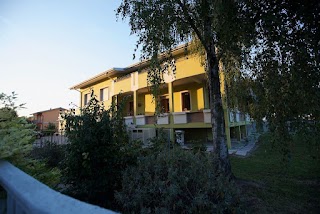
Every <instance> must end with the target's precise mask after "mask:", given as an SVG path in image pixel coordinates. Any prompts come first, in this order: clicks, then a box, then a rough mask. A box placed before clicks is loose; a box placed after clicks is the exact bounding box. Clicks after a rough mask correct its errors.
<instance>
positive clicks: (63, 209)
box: [0, 160, 115, 214]
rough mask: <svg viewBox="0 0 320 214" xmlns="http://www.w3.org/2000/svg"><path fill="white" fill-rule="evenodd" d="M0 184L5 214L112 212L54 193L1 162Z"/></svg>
mask: <svg viewBox="0 0 320 214" xmlns="http://www.w3.org/2000/svg"><path fill="white" fill-rule="evenodd" d="M0 185H1V186H2V187H3V188H4V189H5V191H6V195H7V198H6V201H7V202H6V213H8V214H12V213H14V214H20V213H21V214H22V213H23V214H29V213H30V214H31V213H32V214H40V213H59V214H64V213H65V214H67V213H77V214H82V213H83V214H87V213H95V214H111V213H115V212H113V211H110V210H107V209H103V208H101V207H98V206H94V205H91V204H88V203H85V202H81V201H79V200H76V199H74V198H71V197H69V196H66V195H63V194H61V193H59V192H57V191H54V190H53V189H50V188H49V187H48V186H46V185H44V184H43V183H41V182H39V181H38V180H36V179H34V178H33V177H31V176H30V175H28V174H26V173H24V172H23V171H21V170H20V169H18V168H16V167H15V166H13V165H12V164H10V163H9V162H7V161H3V160H0ZM0 211H1V209H0Z"/></svg>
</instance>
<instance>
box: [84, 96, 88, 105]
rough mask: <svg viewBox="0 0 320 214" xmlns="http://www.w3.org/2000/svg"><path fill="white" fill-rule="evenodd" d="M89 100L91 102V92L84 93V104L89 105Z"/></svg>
mask: <svg viewBox="0 0 320 214" xmlns="http://www.w3.org/2000/svg"><path fill="white" fill-rule="evenodd" d="M88 102H89V94H85V95H84V101H83V104H84V105H87V104H88Z"/></svg>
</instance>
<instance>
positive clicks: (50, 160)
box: [31, 141, 67, 168]
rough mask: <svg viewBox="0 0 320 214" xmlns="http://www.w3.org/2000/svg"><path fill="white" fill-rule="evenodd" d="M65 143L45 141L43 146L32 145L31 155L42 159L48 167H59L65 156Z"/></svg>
mask: <svg viewBox="0 0 320 214" xmlns="http://www.w3.org/2000/svg"><path fill="white" fill-rule="evenodd" d="M66 147H67V146H66V145H59V144H57V143H56V142H50V141H47V142H45V143H44V146H43V147H39V148H38V147H34V148H33V150H32V151H31V157H33V158H35V159H39V160H44V161H45V162H46V163H47V165H48V166H49V167H50V168H53V167H58V168H59V167H61V163H62V162H63V160H64V158H65V153H66Z"/></svg>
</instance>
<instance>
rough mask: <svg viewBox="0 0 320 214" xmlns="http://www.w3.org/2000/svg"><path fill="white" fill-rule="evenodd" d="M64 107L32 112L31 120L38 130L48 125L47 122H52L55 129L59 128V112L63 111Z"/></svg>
mask: <svg viewBox="0 0 320 214" xmlns="http://www.w3.org/2000/svg"><path fill="white" fill-rule="evenodd" d="M65 110H66V109H64V108H61V107H59V108H54V109H49V110H45V111H39V112H35V113H33V120H32V122H33V123H34V124H36V125H37V128H38V129H39V130H44V129H46V128H47V127H48V125H49V123H52V124H54V125H55V126H56V131H58V128H59V117H60V113H62V112H64V111H65Z"/></svg>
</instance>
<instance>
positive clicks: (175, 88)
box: [70, 46, 250, 148]
mask: <svg viewBox="0 0 320 214" xmlns="http://www.w3.org/2000/svg"><path fill="white" fill-rule="evenodd" d="M173 56H174V59H175V65H176V70H175V72H172V71H170V69H169V70H168V72H166V73H164V76H163V78H164V82H165V83H164V84H163V87H162V88H161V96H160V97H159V100H160V101H159V102H161V106H162V109H163V114H161V115H160V116H158V117H157V118H156V117H155V102H154V100H153V96H152V94H151V93H150V91H149V88H148V84H147V70H146V67H147V66H148V63H149V62H148V61H144V62H140V63H136V64H133V65H131V66H128V67H126V68H111V69H109V70H107V71H105V72H102V73H100V74H98V75H96V76H94V77H92V78H90V79H87V80H85V81H83V82H81V83H79V84H77V85H75V86H73V87H71V88H70V89H72V90H77V91H79V92H80V107H83V106H85V105H86V104H87V103H88V101H89V99H90V95H91V91H92V90H93V91H94V95H95V96H96V97H97V98H98V99H99V100H100V101H101V102H103V103H104V105H105V106H106V107H108V106H110V105H111V101H112V100H114V101H118V102H120V101H121V100H122V99H123V98H124V96H127V95H130V99H129V101H128V102H127V104H126V109H125V111H126V112H125V115H126V117H125V123H126V124H127V125H128V126H129V127H130V128H131V129H130V130H131V131H132V134H136V135H140V136H142V139H143V140H145V139H146V138H148V137H150V136H152V135H154V133H155V132H154V131H153V130H154V128H155V124H156V125H157V126H158V127H162V128H164V130H166V131H167V133H168V136H170V139H171V140H174V138H175V133H180V134H181V133H183V139H182V141H183V142H186V143H190V142H194V141H202V142H210V141H212V134H211V116H210V108H209V94H208V86H207V79H206V74H205V68H204V67H203V66H202V65H201V63H200V60H199V58H198V57H196V56H193V55H188V56H186V55H185V50H184V46H181V47H178V48H177V49H175V50H174V51H173ZM221 79H222V80H221V91H222V96H225V93H224V92H225V90H224V85H225V84H224V78H223V77H222V78H221ZM224 116H225V126H226V138H227V143H228V146H229V148H230V147H231V139H232V138H234V139H237V140H240V139H241V138H243V137H245V136H246V135H247V130H246V125H248V124H249V123H250V119H249V117H248V116H245V115H243V114H240V113H235V114H233V113H231V112H230V111H229V109H228V108H227V105H226V103H225V102H224ZM180 136H181V135H180ZM180 141H181V139H180Z"/></svg>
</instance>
